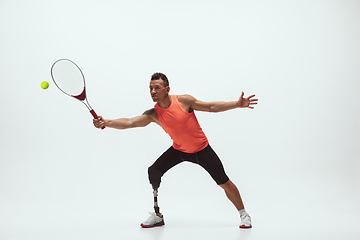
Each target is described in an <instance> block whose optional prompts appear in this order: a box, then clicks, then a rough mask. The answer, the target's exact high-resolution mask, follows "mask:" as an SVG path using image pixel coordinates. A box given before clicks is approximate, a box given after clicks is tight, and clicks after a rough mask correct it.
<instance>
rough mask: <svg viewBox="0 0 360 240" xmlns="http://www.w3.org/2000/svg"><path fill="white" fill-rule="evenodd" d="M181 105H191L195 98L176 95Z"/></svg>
mask: <svg viewBox="0 0 360 240" xmlns="http://www.w3.org/2000/svg"><path fill="white" fill-rule="evenodd" d="M176 97H177V98H178V100H179V102H180V103H181V104H189V105H191V104H192V103H193V102H194V101H196V98H194V97H193V96H191V95H189V94H184V95H177V96H176Z"/></svg>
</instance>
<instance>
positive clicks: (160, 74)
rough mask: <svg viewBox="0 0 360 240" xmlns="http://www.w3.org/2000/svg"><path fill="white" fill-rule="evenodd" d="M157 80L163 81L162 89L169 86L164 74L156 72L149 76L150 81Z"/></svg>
mask: <svg viewBox="0 0 360 240" xmlns="http://www.w3.org/2000/svg"><path fill="white" fill-rule="evenodd" d="M159 79H161V80H163V83H164V87H167V86H169V80H168V79H167V77H166V76H165V74H163V73H159V72H157V73H154V74H153V75H152V76H151V80H159Z"/></svg>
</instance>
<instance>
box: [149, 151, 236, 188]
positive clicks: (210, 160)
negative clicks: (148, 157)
mask: <svg viewBox="0 0 360 240" xmlns="http://www.w3.org/2000/svg"><path fill="white" fill-rule="evenodd" d="M184 161H188V162H192V163H195V164H199V165H200V166H201V167H203V168H204V169H205V170H206V171H207V172H208V173H209V174H210V176H211V177H212V178H213V179H214V181H215V182H216V183H217V184H218V185H221V184H224V183H226V182H227V181H228V180H229V178H228V176H227V175H226V173H225V170H224V167H223V165H222V163H221V161H220V159H219V157H218V156H217V155H216V153H215V152H214V150H213V149H212V148H211V147H210V145H208V146H207V147H206V148H204V149H203V150H201V151H199V152H196V153H185V152H181V151H179V150H176V149H175V148H173V147H170V148H169V149H168V150H167V151H166V152H164V153H163V154H162V155H161V156H160V157H159V158H158V159H157V160H156V161H155V163H154V164H153V165H152V166H151V167H150V168H153V169H156V170H157V171H159V172H160V173H161V176H162V175H164V173H165V172H167V171H168V170H169V169H170V168H172V167H174V166H175V165H177V164H179V163H181V162H184Z"/></svg>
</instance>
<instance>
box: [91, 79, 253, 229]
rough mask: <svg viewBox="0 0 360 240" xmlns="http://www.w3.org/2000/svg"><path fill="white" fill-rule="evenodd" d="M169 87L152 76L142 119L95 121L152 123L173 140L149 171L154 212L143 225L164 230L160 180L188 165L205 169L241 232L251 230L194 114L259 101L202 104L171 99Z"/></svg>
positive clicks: (182, 97)
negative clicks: (236, 215) (234, 213)
mask: <svg viewBox="0 0 360 240" xmlns="http://www.w3.org/2000/svg"><path fill="white" fill-rule="evenodd" d="M169 92H170V86H169V81H168V79H167V77H166V76H165V75H164V74H163V73H155V74H153V75H152V76H151V81H150V94H151V98H152V99H153V101H154V102H156V104H155V106H154V108H152V109H149V110H147V111H145V112H144V113H143V114H142V115H140V116H136V117H133V118H119V119H114V120H108V119H104V118H103V117H101V116H99V118H98V119H94V120H93V123H94V126H95V127H97V128H101V127H102V126H104V125H105V126H106V127H110V128H115V129H128V128H135V127H145V126H147V125H148V124H150V123H151V122H154V123H156V124H158V125H160V126H161V127H162V128H163V129H164V130H165V132H167V133H168V134H169V135H170V137H171V138H172V140H173V145H172V146H171V147H170V148H169V149H168V150H167V151H165V152H164V153H163V154H162V155H161V156H160V157H159V158H158V159H157V160H156V161H155V162H154V164H153V165H152V166H150V167H149V169H148V174H149V181H150V184H151V185H152V188H153V194H154V210H155V212H152V213H150V217H149V219H148V220H146V221H144V222H143V223H141V226H142V227H144V228H152V227H158V226H163V225H164V224H165V222H164V216H163V215H162V214H161V213H160V208H159V206H158V201H157V196H158V188H159V187H160V182H161V177H162V176H163V175H164V173H166V172H167V171H168V170H169V169H170V168H172V167H174V166H175V165H177V164H179V163H181V162H183V161H189V162H192V163H195V164H198V165H200V166H201V167H203V168H204V169H205V170H206V171H207V172H208V173H209V174H210V176H211V177H212V178H213V180H214V181H215V182H216V183H217V184H218V185H219V186H220V187H221V188H223V189H224V191H225V193H226V196H227V197H228V199H229V200H230V201H231V202H232V203H233V204H234V206H235V207H236V209H237V210H238V211H239V214H240V221H241V223H240V228H251V227H252V225H251V218H250V216H249V214H248V213H247V212H246V211H245V207H244V204H243V201H242V199H241V196H240V193H239V190H238V189H237V187H236V186H235V184H234V183H233V182H232V181H231V180H230V179H229V177H228V176H227V175H226V173H225V171H224V167H223V165H222V163H221V161H220V159H219V157H218V156H217V155H216V153H215V152H214V150H213V149H212V148H211V146H210V145H209V141H208V139H207V137H206V136H205V134H204V132H203V131H202V129H201V127H200V125H199V123H198V121H197V119H196V116H195V113H194V111H195V110H197V111H205V112H222V111H227V110H230V109H235V108H250V109H253V108H254V105H255V104H257V101H258V99H254V98H253V97H254V96H255V95H251V96H249V97H246V98H244V92H242V94H241V96H240V98H239V100H238V101H231V102H203V101H199V100H197V99H196V98H194V97H192V96H190V95H169Z"/></svg>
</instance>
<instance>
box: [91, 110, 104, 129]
mask: <svg viewBox="0 0 360 240" xmlns="http://www.w3.org/2000/svg"><path fill="white" fill-rule="evenodd" d="M90 113H91V115H92V116H93V117H94V118H95V119H98V118H99V117H98V115H97V114H96V112H95V111H94V109H91V111H90ZM104 128H105V125H104V126H102V127H101V129H104Z"/></svg>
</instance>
